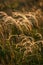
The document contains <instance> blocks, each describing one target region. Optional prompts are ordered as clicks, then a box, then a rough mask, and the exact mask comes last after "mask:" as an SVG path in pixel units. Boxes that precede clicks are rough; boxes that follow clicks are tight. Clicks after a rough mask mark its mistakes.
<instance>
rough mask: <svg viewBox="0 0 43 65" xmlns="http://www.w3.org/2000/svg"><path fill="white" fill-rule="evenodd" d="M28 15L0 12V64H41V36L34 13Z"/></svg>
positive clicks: (42, 49) (42, 40)
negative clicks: (11, 14)
mask: <svg viewBox="0 0 43 65" xmlns="http://www.w3.org/2000/svg"><path fill="white" fill-rule="evenodd" d="M15 14H16V15H15ZM28 15H29V18H27V17H26V16H27V14H26V15H25V14H21V13H20V14H19V13H18V14H17V13H14V16H15V17H14V16H13V17H11V16H8V15H7V14H6V13H4V12H0V65H24V64H25V65H43V36H42V34H41V33H40V29H39V28H38V27H39V25H38V22H37V21H38V20H37V21H36V18H34V16H35V15H33V14H32V13H31V15H30V14H28ZM18 18H19V19H18ZM21 18H22V20H21ZM29 19H30V20H29ZM33 19H34V21H33ZM35 23H36V24H37V25H38V27H37V25H35ZM34 26H36V27H34ZM39 40H40V41H39Z"/></svg>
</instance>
